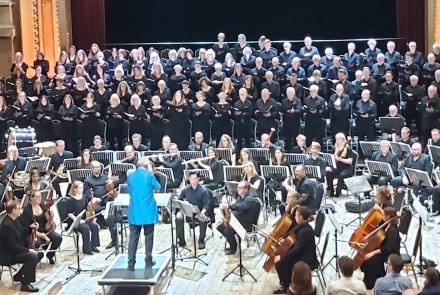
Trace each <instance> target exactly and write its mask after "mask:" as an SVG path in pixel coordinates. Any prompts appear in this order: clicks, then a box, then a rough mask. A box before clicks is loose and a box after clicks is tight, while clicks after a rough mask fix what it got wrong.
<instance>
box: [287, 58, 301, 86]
mask: <svg viewBox="0 0 440 295" xmlns="http://www.w3.org/2000/svg"><path fill="white" fill-rule="evenodd" d="M292 74H296V76H297V78H298V79H299V80H300V81H302V80H304V79H305V78H306V72H305V71H304V69H303V68H302V67H301V59H300V58H299V57H297V56H296V57H294V58H293V59H292V64H291V67H290V68H288V69H287V76H292Z"/></svg>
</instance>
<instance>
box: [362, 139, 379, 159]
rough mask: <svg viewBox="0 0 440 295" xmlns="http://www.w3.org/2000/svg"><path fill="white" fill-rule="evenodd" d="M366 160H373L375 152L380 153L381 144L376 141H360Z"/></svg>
mask: <svg viewBox="0 0 440 295" xmlns="http://www.w3.org/2000/svg"><path fill="white" fill-rule="evenodd" d="M359 145H360V146H361V150H362V154H363V155H364V158H371V156H372V155H373V152H375V151H378V150H379V147H380V143H378V142H376V141H359Z"/></svg>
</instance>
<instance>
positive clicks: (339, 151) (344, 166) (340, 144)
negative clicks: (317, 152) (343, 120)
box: [327, 133, 354, 198]
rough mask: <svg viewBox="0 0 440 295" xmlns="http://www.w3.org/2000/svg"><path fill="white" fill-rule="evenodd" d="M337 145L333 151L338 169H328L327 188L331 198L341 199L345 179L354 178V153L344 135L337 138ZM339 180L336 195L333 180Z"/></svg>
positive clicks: (339, 134)
mask: <svg viewBox="0 0 440 295" xmlns="http://www.w3.org/2000/svg"><path fill="white" fill-rule="evenodd" d="M335 138H336V144H335V146H334V147H333V149H332V154H333V155H334V156H335V161H336V169H335V168H334V167H327V186H328V195H329V197H331V198H332V197H339V196H340V195H341V190H342V187H343V182H344V178H348V177H351V176H353V172H354V171H353V170H354V169H353V166H352V165H353V164H354V163H353V157H354V154H353V151H352V149H351V148H350V147H349V146H348V144H347V139H346V138H345V135H344V133H338V134H336V136H335ZM335 178H337V180H338V182H337V184H336V194H335V191H334V186H333V180H334V179H335Z"/></svg>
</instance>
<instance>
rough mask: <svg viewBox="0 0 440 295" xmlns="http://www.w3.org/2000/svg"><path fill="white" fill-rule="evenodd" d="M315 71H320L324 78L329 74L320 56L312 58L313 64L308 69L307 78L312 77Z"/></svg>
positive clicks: (316, 55)
mask: <svg viewBox="0 0 440 295" xmlns="http://www.w3.org/2000/svg"><path fill="white" fill-rule="evenodd" d="M315 70H319V71H320V72H321V73H322V75H324V76H325V75H326V74H327V68H326V66H325V65H324V64H322V63H321V57H320V56H319V55H318V54H315V55H314V56H313V57H312V64H311V65H310V66H309V67H308V68H307V77H311V76H312V74H313V72H314V71H315Z"/></svg>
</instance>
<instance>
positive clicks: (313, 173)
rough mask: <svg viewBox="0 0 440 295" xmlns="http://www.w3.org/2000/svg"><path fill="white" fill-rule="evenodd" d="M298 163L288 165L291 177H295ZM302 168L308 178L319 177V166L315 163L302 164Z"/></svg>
mask: <svg viewBox="0 0 440 295" xmlns="http://www.w3.org/2000/svg"><path fill="white" fill-rule="evenodd" d="M297 166H298V165H290V170H292V177H293V178H295V169H296V167H297ZM304 169H305V170H306V176H307V177H308V178H316V179H320V178H321V168H320V167H319V166H315V165H304Z"/></svg>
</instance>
